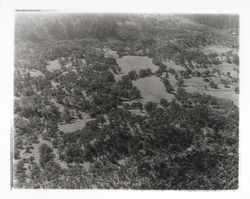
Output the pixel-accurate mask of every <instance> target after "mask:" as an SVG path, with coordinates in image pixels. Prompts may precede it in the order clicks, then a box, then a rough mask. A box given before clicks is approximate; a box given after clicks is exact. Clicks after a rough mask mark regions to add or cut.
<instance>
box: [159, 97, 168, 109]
mask: <svg viewBox="0 0 250 199" xmlns="http://www.w3.org/2000/svg"><path fill="white" fill-rule="evenodd" d="M160 104H161V105H162V106H163V107H164V108H166V107H167V106H168V105H169V103H168V100H167V99H165V98H161V99H160Z"/></svg>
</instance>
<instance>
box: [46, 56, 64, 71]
mask: <svg viewBox="0 0 250 199" xmlns="http://www.w3.org/2000/svg"><path fill="white" fill-rule="evenodd" d="M46 68H47V70H48V71H50V72H53V71H54V70H59V69H61V65H60V64H59V62H58V60H57V59H56V60H53V61H49V64H48V65H47V66H46Z"/></svg>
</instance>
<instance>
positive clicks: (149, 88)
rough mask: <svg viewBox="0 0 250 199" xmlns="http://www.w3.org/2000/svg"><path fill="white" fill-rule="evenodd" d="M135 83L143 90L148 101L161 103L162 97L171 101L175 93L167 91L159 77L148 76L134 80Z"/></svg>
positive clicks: (143, 94)
mask: <svg viewBox="0 0 250 199" xmlns="http://www.w3.org/2000/svg"><path fill="white" fill-rule="evenodd" d="M133 84H134V85H135V86H137V88H138V89H139V90H140V91H141V94H142V97H143V98H144V99H145V100H146V101H152V102H156V103H159V102H160V99H161V98H166V99H167V100H168V101H171V100H172V99H173V98H174V95H173V94H170V93H167V92H166V88H165V86H164V84H163V82H162V81H161V80H160V78H158V77H146V78H142V79H138V80H136V81H133Z"/></svg>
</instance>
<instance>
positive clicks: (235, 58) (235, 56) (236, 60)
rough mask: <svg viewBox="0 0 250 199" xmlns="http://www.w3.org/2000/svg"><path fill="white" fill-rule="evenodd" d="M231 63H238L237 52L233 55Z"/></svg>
mask: <svg viewBox="0 0 250 199" xmlns="http://www.w3.org/2000/svg"><path fill="white" fill-rule="evenodd" d="M233 63H235V64H236V65H239V55H237V54H234V55H233Z"/></svg>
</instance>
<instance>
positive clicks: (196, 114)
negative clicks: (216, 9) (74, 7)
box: [11, 10, 241, 190]
mask: <svg viewBox="0 0 250 199" xmlns="http://www.w3.org/2000/svg"><path fill="white" fill-rule="evenodd" d="M239 37H240V32H239V15H238V14H230V13H229V14H199V13H192V14H180V13H178V14H174V13H173V14H164V13H161V14H157V13H156V14H154V13H150V14H147V13H133V14H130V13H84V12H70V13H67V12H63V11H60V10H59V11H53V10H39V11H32V10H16V11H15V22H14V94H13V95H14V98H13V100H14V101H13V106H14V111H13V121H14V122H13V135H12V136H13V146H12V149H13V150H12V153H11V157H12V171H11V172H12V173H11V177H12V178H11V186H12V187H13V188H15V189H124V190H127V189H132V190H237V189H238V187H239V178H238V176H239V93H240V92H241V91H240V89H239V82H240V80H239V73H240V56H239Z"/></svg>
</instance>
